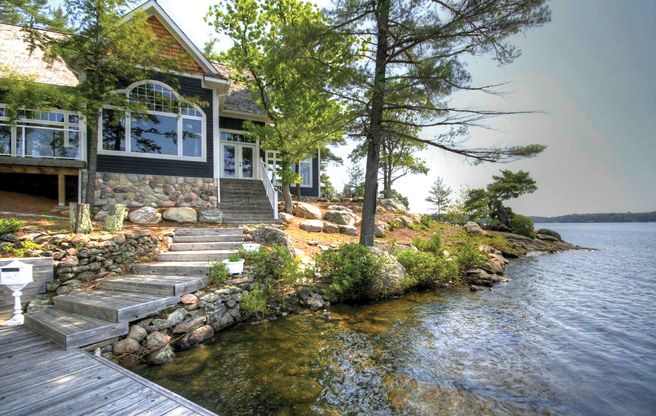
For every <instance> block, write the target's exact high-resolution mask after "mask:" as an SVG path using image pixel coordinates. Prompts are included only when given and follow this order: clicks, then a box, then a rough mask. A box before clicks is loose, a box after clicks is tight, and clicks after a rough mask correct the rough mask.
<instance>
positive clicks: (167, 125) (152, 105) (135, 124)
mask: <svg viewBox="0 0 656 416" xmlns="http://www.w3.org/2000/svg"><path fill="white" fill-rule="evenodd" d="M126 94H127V97H128V99H129V100H130V101H132V102H133V103H136V104H141V105H143V106H145V108H146V110H147V111H146V112H145V113H134V112H130V111H122V110H119V109H117V108H113V107H110V106H107V107H105V108H104V109H103V113H102V122H101V125H102V128H101V132H100V135H101V140H100V143H99V145H100V150H99V153H101V154H122V155H130V156H142V157H155V158H165V159H190V160H202V161H204V160H206V159H205V158H206V156H205V142H206V140H205V137H206V133H205V114H204V113H203V112H202V111H201V110H200V108H198V107H196V106H193V105H186V104H182V103H180V102H179V96H178V94H177V93H176V92H175V91H173V90H172V89H171V88H170V87H168V86H167V85H165V84H162V83H160V82H157V81H146V82H139V83H136V84H133V85H132V86H131V87H130V88H128V89H127V91H126Z"/></svg>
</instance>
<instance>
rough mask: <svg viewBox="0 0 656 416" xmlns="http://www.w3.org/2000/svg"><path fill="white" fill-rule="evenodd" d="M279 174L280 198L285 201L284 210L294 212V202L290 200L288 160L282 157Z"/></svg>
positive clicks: (288, 212)
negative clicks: (280, 184) (280, 183)
mask: <svg viewBox="0 0 656 416" xmlns="http://www.w3.org/2000/svg"><path fill="white" fill-rule="evenodd" d="M281 165H282V167H281V172H280V173H281V175H280V181H281V182H282V199H283V201H285V212H286V213H287V214H293V213H294V204H293V202H292V191H291V189H290V186H289V185H290V176H291V175H290V174H289V162H287V161H285V159H284V158H283V160H282V162H281Z"/></svg>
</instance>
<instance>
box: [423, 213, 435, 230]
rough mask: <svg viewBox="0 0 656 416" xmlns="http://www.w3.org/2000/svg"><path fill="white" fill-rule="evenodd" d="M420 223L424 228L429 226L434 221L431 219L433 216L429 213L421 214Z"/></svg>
mask: <svg viewBox="0 0 656 416" xmlns="http://www.w3.org/2000/svg"><path fill="white" fill-rule="evenodd" d="M420 223H421V225H423V226H424V227H426V228H431V227H432V226H433V225H434V223H435V221H433V218H432V217H431V216H430V215H426V214H423V215H422V216H421V220H420Z"/></svg>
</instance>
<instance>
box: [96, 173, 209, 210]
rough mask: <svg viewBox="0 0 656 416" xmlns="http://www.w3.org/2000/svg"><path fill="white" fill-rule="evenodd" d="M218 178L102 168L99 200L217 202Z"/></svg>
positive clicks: (166, 205) (135, 205) (145, 203)
mask: <svg viewBox="0 0 656 416" xmlns="http://www.w3.org/2000/svg"><path fill="white" fill-rule="evenodd" d="M217 195H218V183H217V179H215V178H192V177H181V176H158V175H141V174H135V173H107V172H104V173H103V172H98V175H97V176H96V199H95V204H96V205H98V206H106V205H109V204H125V205H127V206H128V207H131V208H138V207H143V206H149V207H160V208H170V207H199V208H212V207H216V206H217Z"/></svg>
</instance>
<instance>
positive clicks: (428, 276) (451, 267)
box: [396, 250, 460, 288]
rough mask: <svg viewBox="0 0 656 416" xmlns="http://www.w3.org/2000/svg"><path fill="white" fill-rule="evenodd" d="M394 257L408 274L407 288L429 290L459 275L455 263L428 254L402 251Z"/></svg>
mask: <svg viewBox="0 0 656 416" xmlns="http://www.w3.org/2000/svg"><path fill="white" fill-rule="evenodd" d="M396 257H397V259H398V260H399V263H401V264H402V265H403V267H405V269H406V271H407V272H408V276H409V278H410V282H408V288H410V287H419V288H431V287H435V286H437V285H438V284H440V283H442V282H445V281H447V280H450V279H451V278H454V277H458V276H459V275H460V270H459V269H458V263H457V262H455V261H452V260H448V259H444V258H442V257H438V256H435V255H434V254H431V253H429V252H424V251H414V250H403V251H400V252H398V253H397V254H396Z"/></svg>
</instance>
